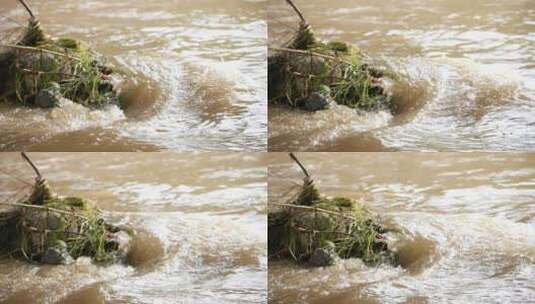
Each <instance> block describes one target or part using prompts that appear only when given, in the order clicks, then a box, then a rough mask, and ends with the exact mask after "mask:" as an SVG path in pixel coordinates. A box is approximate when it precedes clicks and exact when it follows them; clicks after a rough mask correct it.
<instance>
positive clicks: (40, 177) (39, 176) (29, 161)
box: [20, 152, 43, 180]
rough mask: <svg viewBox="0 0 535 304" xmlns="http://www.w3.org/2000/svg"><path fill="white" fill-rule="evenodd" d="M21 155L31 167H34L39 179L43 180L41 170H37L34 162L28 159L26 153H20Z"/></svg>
mask: <svg viewBox="0 0 535 304" xmlns="http://www.w3.org/2000/svg"><path fill="white" fill-rule="evenodd" d="M20 155H21V156H22V158H24V159H25V160H26V161H27V162H28V163H29V164H30V166H32V168H33V171H35V174H37V179H38V180H42V179H43V176H42V175H41V172H39V169H37V167H36V166H35V165H34V164H33V162H32V160H31V159H30V158H29V157H28V155H27V154H26V152H20Z"/></svg>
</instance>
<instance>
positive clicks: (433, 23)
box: [268, 0, 535, 151]
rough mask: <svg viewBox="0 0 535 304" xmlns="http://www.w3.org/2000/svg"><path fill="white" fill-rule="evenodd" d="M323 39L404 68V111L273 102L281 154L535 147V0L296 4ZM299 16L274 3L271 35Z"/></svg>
mask: <svg viewBox="0 0 535 304" xmlns="http://www.w3.org/2000/svg"><path fill="white" fill-rule="evenodd" d="M296 3H297V4H298V6H299V7H300V8H301V10H302V12H303V14H304V15H305V17H306V19H307V20H308V22H309V23H310V24H311V25H312V26H313V28H314V29H315V32H316V34H317V36H318V37H319V38H321V39H324V40H337V41H344V42H348V43H352V44H355V45H357V46H359V47H360V48H361V49H363V50H364V51H365V52H367V53H369V54H370V55H371V56H372V57H374V58H376V59H377V60H378V61H380V62H382V63H384V64H385V65H386V66H388V67H390V68H392V69H393V70H394V71H396V72H398V73H399V76H400V81H399V82H398V83H397V84H396V85H395V86H394V88H393V92H394V96H395V98H394V100H395V103H396V104H397V105H398V110H397V111H396V113H394V114H392V113H389V112H386V111H383V112H379V113H357V112H356V111H354V110H351V109H348V108H346V107H342V106H339V107H334V108H333V109H330V110H328V111H321V112H317V113H315V114H310V113H305V112H300V111H293V110H288V109H287V108H284V107H278V106H270V107H269V123H270V126H269V147H270V150H273V151H292V150H294V151H295V150H300V151H383V150H431V151H434V150H436V151H444V150H446V151H459V150H463V151H464V150H493V151H495V150H527V149H533V148H534V147H535V107H534V106H533V105H534V102H535V36H534V32H535V21H534V20H535V2H533V1H530V0H514V1H507V2H504V1H499V0H478V1H460V0H447V1H442V0H430V1H414V0H400V1H391V0H379V1H370V0H333V1H327V0H309V1H296ZM296 22H297V19H296V17H295V14H293V12H292V11H291V10H290V9H289V7H288V6H287V5H286V3H285V1H282V0H271V1H270V8H269V17H268V23H269V34H270V37H269V41H270V43H271V44H275V45H276V44H277V43H281V42H282V41H285V40H284V39H282V38H287V37H288V36H285V35H284V34H286V35H287V34H288V31H287V29H288V28H291V27H292V26H293V27H295V25H296Z"/></svg>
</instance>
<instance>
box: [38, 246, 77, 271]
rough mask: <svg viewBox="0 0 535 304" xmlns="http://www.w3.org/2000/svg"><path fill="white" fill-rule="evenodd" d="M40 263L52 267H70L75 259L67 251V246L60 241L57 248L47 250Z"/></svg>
mask: <svg viewBox="0 0 535 304" xmlns="http://www.w3.org/2000/svg"><path fill="white" fill-rule="evenodd" d="M40 262H41V263H43V264H51V265H68V264H72V263H73V262H74V259H73V258H72V256H71V255H70V254H69V252H68V251H67V244H66V243H65V242H63V241H59V242H58V244H57V245H56V246H54V247H49V248H47V249H45V252H44V253H43V256H42V257H41V260H40Z"/></svg>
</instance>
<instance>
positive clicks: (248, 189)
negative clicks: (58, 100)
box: [0, 152, 267, 304]
mask: <svg viewBox="0 0 535 304" xmlns="http://www.w3.org/2000/svg"><path fill="white" fill-rule="evenodd" d="M2 154H3V155H0V169H1V172H0V202H4V203H5V202H10V201H13V200H14V199H15V198H16V197H22V196H23V195H25V194H27V191H28V190H29V188H30V185H31V183H32V182H33V179H34V177H35V176H34V174H33V171H32V169H31V168H30V167H29V166H28V164H27V163H25V162H24V161H23V160H22V158H21V157H20V155H19V154H17V153H2ZM29 155H30V157H31V158H32V159H33V161H34V162H35V163H36V165H37V166H38V167H39V170H40V171H41V173H42V174H43V175H44V176H45V177H46V178H47V179H48V181H49V183H50V185H51V187H52V189H53V190H54V191H55V192H57V193H58V194H62V195H65V196H69V195H75V196H79V197H83V198H87V199H90V200H92V201H93V202H94V203H95V204H96V206H97V207H98V208H100V209H102V210H103V212H104V214H105V216H106V217H107V218H108V219H109V220H110V221H111V222H114V223H116V224H125V225H128V226H130V227H132V228H134V229H136V231H138V235H137V236H136V237H135V239H134V244H133V249H132V252H131V260H132V263H133V265H111V266H105V267H104V266H97V265H95V264H92V263H91V262H90V260H88V259H87V258H79V259H78V260H76V262H75V263H74V264H71V265H67V266H41V265H32V264H29V263H27V262H25V261H21V260H16V259H12V258H9V257H7V256H6V255H3V256H0V303H17V304H24V303H92V304H93V303H215V302H217V303H265V301H266V298H267V291H266V290H267V287H266V286H267V256H266V251H267V248H266V246H267V245H266V229H267V227H266V199H267V198H266V195H267V189H266V175H267V172H266V166H267V160H266V157H265V156H264V155H262V154H239V153H238V154H232V155H225V154H222V153H200V154H191V153H186V154H176V153H170V152H162V153H108V154H101V153H75V154H72V153H52V154H41V153H29ZM27 184H30V185H27ZM2 207H5V206H0V210H1V208H2Z"/></svg>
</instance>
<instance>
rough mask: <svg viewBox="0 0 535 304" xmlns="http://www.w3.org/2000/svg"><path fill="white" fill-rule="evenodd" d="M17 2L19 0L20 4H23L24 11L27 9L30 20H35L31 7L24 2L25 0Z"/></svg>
mask: <svg viewBox="0 0 535 304" xmlns="http://www.w3.org/2000/svg"><path fill="white" fill-rule="evenodd" d="M19 2H20V4H22V6H24V8H25V9H26V11H28V14H30V18H31V20H35V16H34V15H33V12H32V9H31V8H30V6H29V5H28V4H26V2H25V1H24V0H19Z"/></svg>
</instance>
